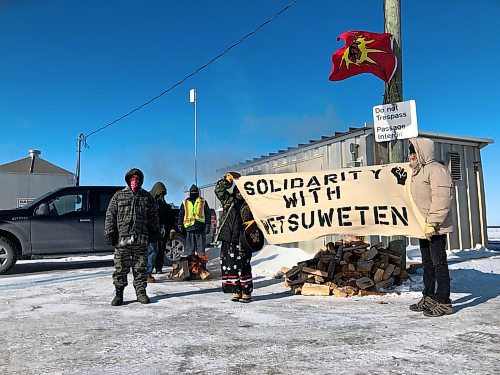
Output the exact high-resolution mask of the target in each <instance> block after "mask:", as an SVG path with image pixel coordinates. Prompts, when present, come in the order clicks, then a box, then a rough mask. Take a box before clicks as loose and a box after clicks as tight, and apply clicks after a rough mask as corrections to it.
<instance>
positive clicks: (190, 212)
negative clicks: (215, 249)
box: [177, 184, 211, 267]
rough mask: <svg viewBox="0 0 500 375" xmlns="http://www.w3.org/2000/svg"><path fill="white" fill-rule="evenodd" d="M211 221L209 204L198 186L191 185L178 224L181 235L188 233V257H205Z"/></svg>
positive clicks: (181, 208) (180, 211) (186, 249)
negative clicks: (201, 194) (207, 234)
mask: <svg viewBox="0 0 500 375" xmlns="http://www.w3.org/2000/svg"><path fill="white" fill-rule="evenodd" d="M210 220H211V215H210V208H209V207H208V202H207V201H206V200H205V198H202V197H200V191H199V189H198V186H196V185H194V184H193V185H191V187H190V188H189V197H187V198H186V199H184V201H183V202H182V204H181V207H180V210H179V218H178V222H177V224H178V226H179V230H180V231H181V233H186V248H185V253H186V255H194V254H195V253H196V255H198V256H199V257H202V258H204V257H205V247H206V243H207V239H206V233H208V231H209V230H210ZM202 266H203V267H204V264H202Z"/></svg>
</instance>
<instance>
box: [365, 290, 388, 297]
mask: <svg viewBox="0 0 500 375" xmlns="http://www.w3.org/2000/svg"><path fill="white" fill-rule="evenodd" d="M386 294H387V293H386V292H372V291H370V290H360V291H359V293H358V295H359V296H361V297H363V296H385V295H386Z"/></svg>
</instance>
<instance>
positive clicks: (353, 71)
mask: <svg viewBox="0 0 500 375" xmlns="http://www.w3.org/2000/svg"><path fill="white" fill-rule="evenodd" d="M340 39H343V40H344V42H345V44H346V45H345V47H342V48H341V49H339V50H338V51H336V52H335V53H334V54H333V55H332V63H333V67H332V72H331V74H330V78H329V79H330V81H341V80H343V79H346V78H349V77H352V76H355V75H357V74H361V73H372V74H374V75H376V76H377V77H379V78H380V79H382V80H384V81H385V82H389V81H390V80H391V78H392V76H393V75H394V72H395V71H396V67H397V59H396V56H395V55H394V52H393V50H392V44H393V37H392V35H391V34H388V33H384V34H377V33H371V32H369V31H346V32H345V33H343V34H341V35H340V36H339V37H338V38H337V40H340Z"/></svg>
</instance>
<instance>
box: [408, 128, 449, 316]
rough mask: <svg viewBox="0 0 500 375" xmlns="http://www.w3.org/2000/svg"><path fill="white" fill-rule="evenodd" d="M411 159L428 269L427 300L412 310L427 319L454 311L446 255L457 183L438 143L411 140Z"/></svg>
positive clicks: (421, 245)
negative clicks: (437, 148) (436, 154)
mask: <svg viewBox="0 0 500 375" xmlns="http://www.w3.org/2000/svg"><path fill="white" fill-rule="evenodd" d="M408 154H409V159H410V166H411V168H412V176H411V183H410V189H411V194H412V196H413V200H414V201H415V204H416V205H417V208H418V210H419V211H420V213H421V214H422V216H423V217H424V218H425V235H426V238H425V239H420V252H421V254H422V264H423V268H424V290H423V292H422V293H423V297H422V298H421V299H420V301H419V302H417V303H416V304H413V305H411V306H410V310H412V311H418V312H422V311H423V313H424V315H426V316H442V315H446V314H451V313H452V312H453V310H452V305H451V300H450V273H449V270H448V260H447V256H446V250H445V249H446V234H447V233H451V232H452V231H453V226H452V217H451V210H450V209H451V204H452V201H453V196H452V191H453V182H452V179H451V175H450V172H449V171H448V169H447V168H446V167H445V166H444V165H442V164H441V163H439V162H437V161H436V160H435V158H434V141H432V140H431V139H428V138H421V137H419V138H411V139H410V142H409V153H408Z"/></svg>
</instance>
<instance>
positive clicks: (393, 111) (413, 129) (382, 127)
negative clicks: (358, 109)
mask: <svg viewBox="0 0 500 375" xmlns="http://www.w3.org/2000/svg"><path fill="white" fill-rule="evenodd" d="M373 128H374V130H375V141H376V142H387V141H394V140H397V139H407V138H413V137H416V136H418V127H417V109H416V106H415V100H408V101H405V102H399V103H394V104H382V105H376V106H375V107H373Z"/></svg>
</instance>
